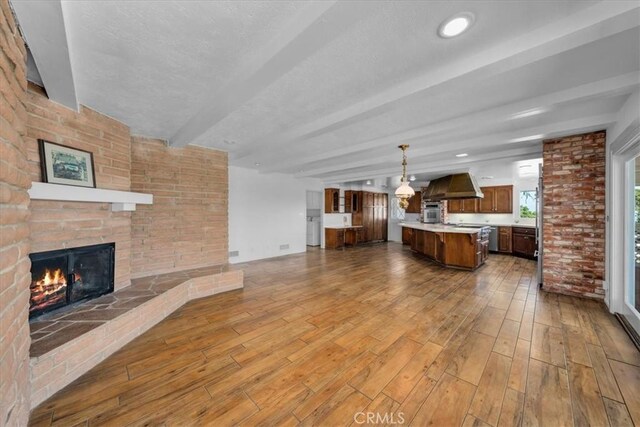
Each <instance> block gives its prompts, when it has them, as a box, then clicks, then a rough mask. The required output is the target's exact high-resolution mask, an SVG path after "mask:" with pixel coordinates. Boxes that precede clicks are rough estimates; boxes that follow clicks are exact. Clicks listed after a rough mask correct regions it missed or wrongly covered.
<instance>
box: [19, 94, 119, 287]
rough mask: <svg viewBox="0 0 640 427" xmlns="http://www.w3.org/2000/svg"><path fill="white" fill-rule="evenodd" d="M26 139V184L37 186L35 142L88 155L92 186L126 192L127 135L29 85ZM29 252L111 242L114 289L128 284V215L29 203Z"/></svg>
mask: <svg viewBox="0 0 640 427" xmlns="http://www.w3.org/2000/svg"><path fill="white" fill-rule="evenodd" d="M26 106H27V112H28V121H27V137H26V138H25V141H26V146H27V154H28V159H29V168H28V170H29V173H30V179H31V180H33V181H41V173H40V155H39V152H38V139H44V140H47V141H51V142H55V143H58V144H63V145H67V146H69V147H74V148H79V149H82V150H86V151H90V152H92V153H93V161H94V168H95V175H96V187H97V188H104V189H111V190H123V191H130V187H131V172H130V170H131V135H130V133H129V128H128V127H127V126H125V125H124V124H122V123H120V122H118V121H116V120H114V119H112V118H110V117H107V116H105V115H102V114H100V113H97V112H95V111H93V110H91V109H90V108H87V107H84V106H81V107H80V111H79V112H76V111H74V110H71V109H69V108H66V107H64V106H62V105H60V104H57V103H55V102H52V101H50V100H49V99H48V98H47V97H46V96H45V95H44V93H43V92H42V90H41V89H40V88H39V87H38V86H35V85H32V84H29V90H28V92H27V100H26ZM30 223H31V241H32V243H31V244H32V248H31V249H32V252H42V251H49V250H54V249H61V248H70V247H77V246H87V245H94V244H98V243H106V242H115V243H116V268H115V275H116V277H115V289H116V290H117V289H120V288H122V287H124V286H127V285H129V283H130V279H131V270H130V258H131V213H129V212H111V208H110V205H109V204H108V203H80V202H56V201H46V200H32V201H31V220H30Z"/></svg>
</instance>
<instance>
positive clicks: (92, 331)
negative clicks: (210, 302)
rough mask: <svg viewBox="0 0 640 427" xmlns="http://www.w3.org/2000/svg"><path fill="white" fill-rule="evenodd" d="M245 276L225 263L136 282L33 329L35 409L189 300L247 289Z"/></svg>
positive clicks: (48, 318) (49, 318)
mask: <svg viewBox="0 0 640 427" xmlns="http://www.w3.org/2000/svg"><path fill="white" fill-rule="evenodd" d="M243 278H244V276H243V272H242V270H240V269H238V268H237V267H234V266H229V265H220V266H213V267H206V268H195V269H191V270H184V271H178V272H174V273H168V274H160V275H155V276H149V277H143V278H139V279H134V280H132V284H131V286H128V287H126V288H124V289H121V290H119V291H116V292H114V293H111V294H108V295H103V296H101V297H99V298H96V299H94V300H91V301H88V302H86V303H84V304H81V305H79V306H77V307H74V308H73V309H71V310H69V311H64V312H59V313H53V314H52V315H45V316H43V317H42V318H40V319H39V320H38V321H36V322H32V323H31V324H30V326H31V339H32V343H31V348H30V357H31V363H30V365H31V384H32V393H31V407H32V408H34V407H36V406H37V405H38V404H40V403H41V402H42V401H44V400H45V399H47V398H48V397H50V396H51V395H53V394H54V393H55V392H57V391H58V390H60V389H62V388H63V387H65V386H66V385H67V384H69V383H71V382H72V381H73V380H75V379H76V378H78V377H79V376H80V375H82V374H84V373H85V372H87V371H88V370H89V369H91V368H92V367H94V366H95V365H97V364H98V363H100V362H101V361H102V360H104V359H105V358H107V357H108V356H109V355H111V354H113V353H114V352H115V351H116V350H118V349H119V348H121V347H122V346H124V345H125V344H127V343H128V342H129V341H131V340H132V339H134V338H136V337H137V336H139V335H141V334H142V333H144V332H145V331H147V330H148V329H149V328H151V327H152V326H154V325H155V324H156V323H158V322H160V321H161V320H163V319H164V318H165V317H167V316H168V315H169V314H171V313H172V312H173V311H175V310H176V309H177V308H178V307H180V306H182V305H183V304H185V303H186V302H187V301H189V300H191V299H196V298H202V297H205V296H210V295H215V294H218V293H222V292H226V291H230V290H234V289H240V288H242V287H243V280H244V279H243Z"/></svg>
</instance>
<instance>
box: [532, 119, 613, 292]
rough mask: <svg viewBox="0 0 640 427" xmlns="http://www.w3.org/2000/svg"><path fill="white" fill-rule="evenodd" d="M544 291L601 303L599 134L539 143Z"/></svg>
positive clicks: (602, 140) (602, 227)
mask: <svg viewBox="0 0 640 427" xmlns="http://www.w3.org/2000/svg"><path fill="white" fill-rule="evenodd" d="M543 159H544V165H543V173H544V190H543V195H544V210H543V220H544V236H543V238H544V285H543V287H544V289H545V290H548V291H552V292H558V293H563V294H569V295H579V296H585V297H591V298H599V299H602V298H604V289H603V287H602V282H603V279H604V260H605V132H604V131H602V132H594V133H588V134H583V135H574V136H569V137H565V138H559V139H553V140H547V141H544V148H543Z"/></svg>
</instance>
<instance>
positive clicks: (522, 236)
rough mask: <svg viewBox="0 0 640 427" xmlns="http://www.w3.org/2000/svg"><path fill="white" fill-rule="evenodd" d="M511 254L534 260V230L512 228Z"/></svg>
mask: <svg viewBox="0 0 640 427" xmlns="http://www.w3.org/2000/svg"><path fill="white" fill-rule="evenodd" d="M512 242H513V245H512V253H513V254H514V255H518V256H522V257H525V258H535V256H536V250H537V249H538V245H537V243H536V230H535V228H527V227H513V229H512Z"/></svg>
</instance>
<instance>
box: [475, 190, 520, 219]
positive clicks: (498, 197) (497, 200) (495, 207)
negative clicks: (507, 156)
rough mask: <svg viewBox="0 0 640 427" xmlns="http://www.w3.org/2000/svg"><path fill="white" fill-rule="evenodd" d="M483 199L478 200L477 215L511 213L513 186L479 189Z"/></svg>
mask: <svg viewBox="0 0 640 427" xmlns="http://www.w3.org/2000/svg"><path fill="white" fill-rule="evenodd" d="M480 189H481V190H482V192H483V193H484V198H483V199H479V203H478V212H479V213H513V185H500V186H496V187H482V188H480Z"/></svg>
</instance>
